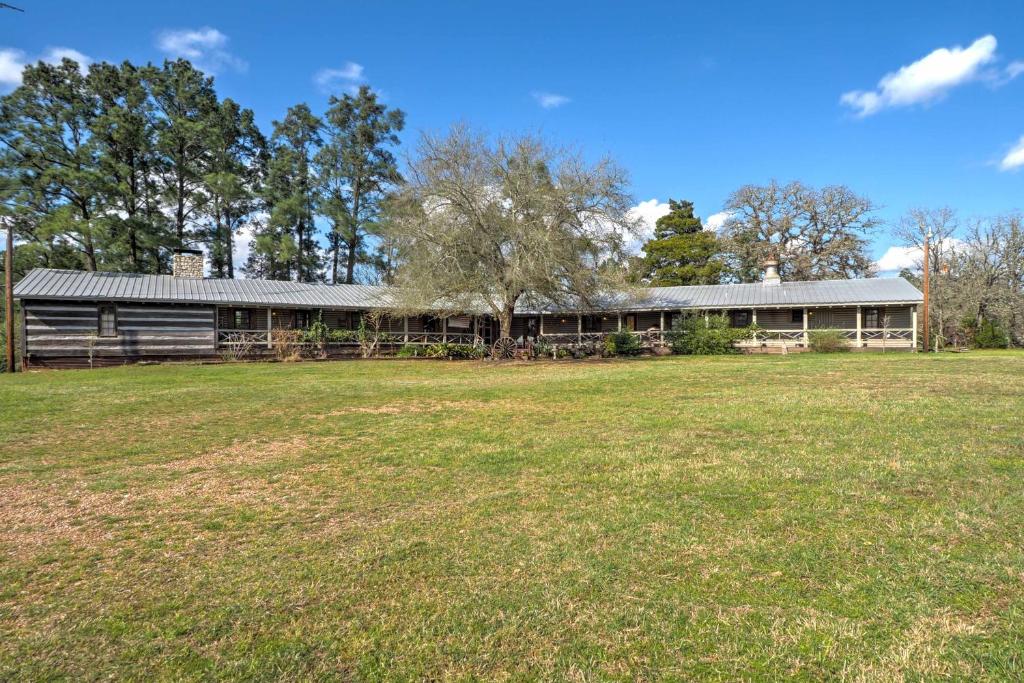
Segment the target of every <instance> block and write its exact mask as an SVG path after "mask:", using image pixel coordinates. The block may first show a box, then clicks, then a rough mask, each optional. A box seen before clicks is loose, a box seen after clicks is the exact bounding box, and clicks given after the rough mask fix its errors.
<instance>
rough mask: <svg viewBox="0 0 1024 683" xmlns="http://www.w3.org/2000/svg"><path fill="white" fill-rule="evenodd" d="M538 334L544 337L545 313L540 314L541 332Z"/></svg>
mask: <svg viewBox="0 0 1024 683" xmlns="http://www.w3.org/2000/svg"><path fill="white" fill-rule="evenodd" d="M537 334H538V335H539V336H541V337H543V336H544V311H541V312H540V330H538V331H537Z"/></svg>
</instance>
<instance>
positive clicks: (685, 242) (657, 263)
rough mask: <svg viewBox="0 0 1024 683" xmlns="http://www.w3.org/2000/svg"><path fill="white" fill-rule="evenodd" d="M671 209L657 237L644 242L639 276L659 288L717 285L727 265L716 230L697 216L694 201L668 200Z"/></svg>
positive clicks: (661, 224)
mask: <svg viewBox="0 0 1024 683" xmlns="http://www.w3.org/2000/svg"><path fill="white" fill-rule="evenodd" d="M668 204H669V212H668V213H667V214H666V215H664V216H662V217H661V218H659V219H658V221H657V223H656V224H655V225H656V227H655V229H654V239H651V240H648V242H647V243H646V244H644V256H643V259H642V260H641V261H640V265H639V278H638V279H640V280H643V281H645V282H648V283H649V284H650V285H652V286H655V287H669V286H675V285H713V284H718V283H719V282H720V281H721V277H722V271H723V270H724V268H725V266H724V264H723V263H722V261H721V260H719V259H718V258H717V257H718V254H719V251H720V245H719V243H718V238H717V237H716V235H715V233H714V232H711V231H708V230H705V229H704V227H703V226H702V225H701V222H700V218H698V217H696V216H694V215H693V203H692V202H688V201H679V202H677V201H676V200H674V199H670V200H668Z"/></svg>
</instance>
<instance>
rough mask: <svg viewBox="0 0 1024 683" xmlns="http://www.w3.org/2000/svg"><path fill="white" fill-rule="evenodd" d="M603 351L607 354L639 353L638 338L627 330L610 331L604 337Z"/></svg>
mask: <svg viewBox="0 0 1024 683" xmlns="http://www.w3.org/2000/svg"><path fill="white" fill-rule="evenodd" d="M604 351H605V353H607V354H608V355H609V356H636V355H639V353H640V338H639V337H638V336H637V335H635V334H633V333H632V332H630V331H629V330H621V331H619V332H612V333H611V334H609V335H608V336H607V337H605V338H604Z"/></svg>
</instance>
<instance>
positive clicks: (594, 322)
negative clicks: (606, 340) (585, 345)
mask: <svg viewBox="0 0 1024 683" xmlns="http://www.w3.org/2000/svg"><path fill="white" fill-rule="evenodd" d="M583 331H584V332H600V331H601V317H600V316H597V315H585V316H583Z"/></svg>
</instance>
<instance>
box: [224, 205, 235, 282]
mask: <svg viewBox="0 0 1024 683" xmlns="http://www.w3.org/2000/svg"><path fill="white" fill-rule="evenodd" d="M224 229H225V230H227V232H226V233H225V235H224V242H225V246H226V247H227V250H228V253H227V256H226V257H225V258H227V261H228V277H229V278H230V279H232V280H234V279H235V235H234V233H233V232H232V230H231V214H230V213H227V212H225V213H224Z"/></svg>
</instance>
